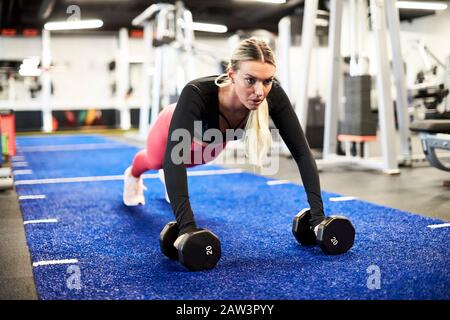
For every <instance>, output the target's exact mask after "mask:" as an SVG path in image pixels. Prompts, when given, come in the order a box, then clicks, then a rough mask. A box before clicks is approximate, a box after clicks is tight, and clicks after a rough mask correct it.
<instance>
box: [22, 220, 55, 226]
mask: <svg viewBox="0 0 450 320" xmlns="http://www.w3.org/2000/svg"><path fill="white" fill-rule="evenodd" d="M55 222H58V220H56V219H42V220H28V221H24V222H23V224H24V225H27V224H37V223H55Z"/></svg>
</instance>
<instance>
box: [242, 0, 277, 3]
mask: <svg viewBox="0 0 450 320" xmlns="http://www.w3.org/2000/svg"><path fill="white" fill-rule="evenodd" d="M239 1H240V2H265V3H276V4H283V3H286V0H239Z"/></svg>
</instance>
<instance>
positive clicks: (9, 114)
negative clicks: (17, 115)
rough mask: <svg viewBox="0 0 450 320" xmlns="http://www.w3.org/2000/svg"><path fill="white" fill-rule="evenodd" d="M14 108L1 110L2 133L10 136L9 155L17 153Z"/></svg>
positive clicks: (0, 123) (0, 125)
mask: <svg viewBox="0 0 450 320" xmlns="http://www.w3.org/2000/svg"><path fill="white" fill-rule="evenodd" d="M14 121H15V120H14V112H13V111H12V110H0V127H1V128H2V135H7V136H8V155H9V156H15V155H16V125H15V122H14Z"/></svg>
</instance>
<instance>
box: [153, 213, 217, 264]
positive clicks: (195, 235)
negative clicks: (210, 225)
mask: <svg viewBox="0 0 450 320" xmlns="http://www.w3.org/2000/svg"><path fill="white" fill-rule="evenodd" d="M178 233H179V230H178V227H177V223H176V222H175V221H172V222H169V223H168V224H167V225H166V226H165V227H164V228H163V229H162V231H161V233H160V235H159V245H160V248H161V252H162V253H163V254H164V255H165V256H167V257H168V258H169V259H171V260H179V261H180V263H181V264H183V265H184V266H185V267H186V268H188V269H189V270H192V271H200V270H208V269H212V268H214V267H215V265H216V264H217V262H218V261H219V260H220V257H221V255H222V251H221V247H220V240H219V238H218V237H217V236H216V235H215V234H214V233H212V232H211V231H209V230H206V229H197V230H195V231H192V232H188V233H185V234H183V235H182V236H181V238H180V239H179V242H178V244H177V248H178V249H177V248H175V247H174V242H175V240H177V238H178Z"/></svg>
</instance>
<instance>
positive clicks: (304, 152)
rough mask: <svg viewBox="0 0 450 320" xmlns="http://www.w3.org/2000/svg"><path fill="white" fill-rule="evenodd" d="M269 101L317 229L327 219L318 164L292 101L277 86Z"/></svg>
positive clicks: (313, 224)
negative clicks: (296, 168) (297, 170)
mask: <svg viewBox="0 0 450 320" xmlns="http://www.w3.org/2000/svg"><path fill="white" fill-rule="evenodd" d="M268 99H269V100H270V102H271V103H270V104H269V105H270V109H269V110H270V116H271V118H272V120H273V122H274V124H275V126H276V127H277V129H278V130H279V133H280V136H281V137H282V138H283V141H284V142H285V143H286V146H287V147H288V149H289V151H290V152H291V154H292V156H293V157H294V160H295V162H296V163H297V167H298V169H299V170H300V176H301V178H302V181H303V185H304V186H305V190H306V195H307V197H308V203H309V205H310V208H311V221H310V222H311V225H312V226H316V225H317V224H319V223H320V222H321V221H322V220H323V219H324V212H323V203H322V197H321V194H320V180H319V174H318V172H317V166H316V162H315V160H314V158H313V156H312V153H311V150H310V148H309V145H308V142H307V141H306V137H305V134H304V133H303V130H302V128H301V126H300V123H299V121H298V118H297V115H296V114H295V111H294V109H293V108H292V105H291V102H290V101H289V98H288V96H287V95H286V93H285V92H284V90H283V89H282V88H281V86H280V85H279V84H278V83H274V84H273V87H272V90H271V91H270V93H269V95H268Z"/></svg>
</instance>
